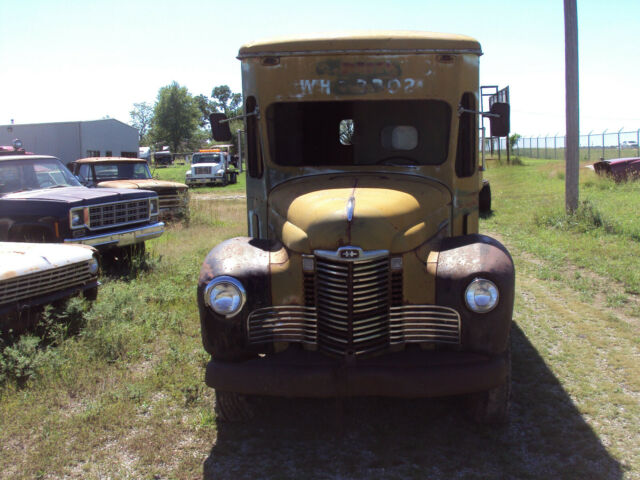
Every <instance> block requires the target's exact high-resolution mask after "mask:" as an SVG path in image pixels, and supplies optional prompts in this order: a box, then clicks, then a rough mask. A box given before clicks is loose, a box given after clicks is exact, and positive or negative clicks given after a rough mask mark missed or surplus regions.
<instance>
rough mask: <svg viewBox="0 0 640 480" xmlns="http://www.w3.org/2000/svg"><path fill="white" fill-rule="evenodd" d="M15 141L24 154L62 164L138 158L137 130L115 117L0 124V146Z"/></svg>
mask: <svg viewBox="0 0 640 480" xmlns="http://www.w3.org/2000/svg"><path fill="white" fill-rule="evenodd" d="M16 138H17V139H20V140H21V141H22V146H23V147H24V149H25V150H26V151H27V152H33V153H37V154H42V155H53V156H55V157H58V158H59V159H60V160H62V161H63V162H64V163H65V164H66V163H68V162H72V161H74V160H77V159H78V158H83V157H109V156H118V157H137V156H138V130H137V129H135V128H134V127H132V126H130V125H127V124H126V123H122V122H121V121H119V120H116V119H114V118H107V119H104V120H90V121H80V122H56V123H30V124H11V125H0V145H11V144H12V142H13V140H14V139H16Z"/></svg>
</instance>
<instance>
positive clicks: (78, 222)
mask: <svg viewBox="0 0 640 480" xmlns="http://www.w3.org/2000/svg"><path fill="white" fill-rule="evenodd" d="M88 217H89V209H88V208H86V207H75V208H72V209H70V210H69V228H71V229H72V230H77V229H78V228H84V227H87V226H88V225H87V223H88V221H87V220H88Z"/></svg>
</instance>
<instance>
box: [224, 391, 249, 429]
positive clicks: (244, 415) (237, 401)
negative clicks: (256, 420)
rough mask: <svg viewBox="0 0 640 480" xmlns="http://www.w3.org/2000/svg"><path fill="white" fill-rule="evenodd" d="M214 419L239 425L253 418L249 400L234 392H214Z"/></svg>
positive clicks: (245, 396)
mask: <svg viewBox="0 0 640 480" xmlns="http://www.w3.org/2000/svg"><path fill="white" fill-rule="evenodd" d="M215 412H216V418H217V419H218V420H219V421H221V422H225V423H239V422H246V421H248V420H251V419H252V418H253V416H254V409H253V405H252V404H251V398H250V397H249V396H247V395H242V394H240V393H236V392H225V391H220V390H216V405H215Z"/></svg>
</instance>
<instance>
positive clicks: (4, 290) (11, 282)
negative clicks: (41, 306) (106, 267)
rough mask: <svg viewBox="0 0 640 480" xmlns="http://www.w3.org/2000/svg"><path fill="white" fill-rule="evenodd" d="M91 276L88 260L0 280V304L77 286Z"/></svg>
mask: <svg viewBox="0 0 640 480" xmlns="http://www.w3.org/2000/svg"><path fill="white" fill-rule="evenodd" d="M92 278H93V276H92V275H91V273H89V264H88V262H79V263H74V264H71V265H65V266H64V267H58V268H51V269H49V270H45V271H43V272H37V273H30V274H29V275H21V276H17V277H14V278H10V279H7V280H2V281H0V305H5V304H9V303H13V302H19V301H22V300H28V299H30V298H35V297H40V296H42V295H46V294H48V293H52V292H59V291H62V290H66V289H69V288H73V287H78V286H81V285H84V284H85V283H87V282H88V281H89V280H91V279H92Z"/></svg>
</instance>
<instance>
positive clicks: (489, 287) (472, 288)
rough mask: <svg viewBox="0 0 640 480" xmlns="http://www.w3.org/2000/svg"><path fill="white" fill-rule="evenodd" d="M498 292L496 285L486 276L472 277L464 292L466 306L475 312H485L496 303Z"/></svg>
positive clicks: (491, 308) (498, 296)
mask: <svg viewBox="0 0 640 480" xmlns="http://www.w3.org/2000/svg"><path fill="white" fill-rule="evenodd" d="M499 298H500V294H499V292H498V287H496V284H495V283H493V282H492V281H491V280H487V279H486V278H476V279H474V280H473V281H472V282H471V283H470V284H469V286H468V287H467V289H466V291H465V292H464V300H465V302H466V304H467V307H469V309H470V310H471V311H473V312H476V313H487V312H490V311H491V310H493V309H494V308H495V307H496V305H497V304H498V299H499Z"/></svg>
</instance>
